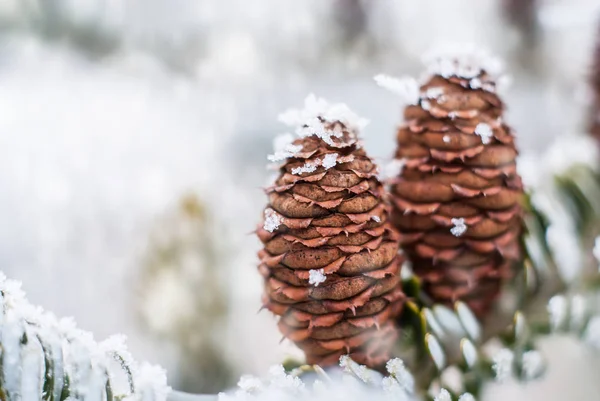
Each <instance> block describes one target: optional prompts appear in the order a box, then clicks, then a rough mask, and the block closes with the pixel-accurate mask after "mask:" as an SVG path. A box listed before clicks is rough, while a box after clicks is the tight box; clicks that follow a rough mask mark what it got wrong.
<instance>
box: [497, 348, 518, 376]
mask: <svg viewBox="0 0 600 401" xmlns="http://www.w3.org/2000/svg"><path fill="white" fill-rule="evenodd" d="M514 358H515V356H514V354H513V352H512V351H511V350H509V349H508V348H503V349H501V350H500V351H498V352H497V353H496V355H494V358H493V360H494V364H493V365H492V369H493V370H494V373H495V374H496V380H498V381H500V382H502V381H504V380H506V379H508V378H509V377H510V376H511V375H512V372H513V361H514Z"/></svg>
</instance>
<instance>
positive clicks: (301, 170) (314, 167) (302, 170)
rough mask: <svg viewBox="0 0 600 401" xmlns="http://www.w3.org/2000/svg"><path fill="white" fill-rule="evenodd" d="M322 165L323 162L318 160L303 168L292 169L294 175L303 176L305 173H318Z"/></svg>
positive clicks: (308, 163)
mask: <svg viewBox="0 0 600 401" xmlns="http://www.w3.org/2000/svg"><path fill="white" fill-rule="evenodd" d="M320 164H321V160H319V159H316V160H315V161H313V162H306V163H304V165H303V166H302V167H295V168H293V169H292V174H294V175H301V174H304V173H314V172H315V171H317V167H319V165H320Z"/></svg>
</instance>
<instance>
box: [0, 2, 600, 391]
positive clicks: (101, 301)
mask: <svg viewBox="0 0 600 401" xmlns="http://www.w3.org/2000/svg"><path fill="white" fill-rule="evenodd" d="M597 17H600V1H598V0H538V1H535V0H485V1H481V0H445V1H435V0H419V1H415V0H393V1H391V0H387V1H384V0H370V1H369V0H363V1H361V0H328V1H324V0H302V1H298V0H252V1H247V0H218V1H217V0H0V46H1V49H0V222H1V225H0V266H1V269H2V270H4V272H5V273H6V274H7V275H8V276H9V277H12V278H16V279H19V280H22V281H23V283H24V288H25V290H26V291H27V292H28V294H29V297H30V299H31V300H32V301H33V302H34V303H37V304H41V305H44V306H45V307H46V308H47V309H49V310H53V311H54V312H56V313H57V314H58V315H60V316H67V315H69V316H74V317H75V318H76V319H77V321H78V322H79V325H80V326H81V327H82V328H85V329H89V330H91V331H92V332H94V334H95V336H96V338H97V339H103V338H105V337H107V336H108V335H110V334H112V333H115V332H123V333H124V334H126V335H127V336H128V337H129V345H130V348H131V350H132V352H133V353H134V354H135V355H136V357H138V358H139V359H147V360H150V361H151V362H154V363H159V364H161V365H163V366H164V367H165V368H166V369H167V370H168V372H169V380H170V383H171V385H172V386H173V387H175V388H177V389H180V390H186V391H191V392H216V391H219V390H221V389H223V388H225V387H227V386H229V385H231V384H234V383H235V382H236V378H237V377H239V375H240V374H241V373H257V374H260V373H262V372H264V371H265V370H266V369H267V367H268V366H270V365H271V364H274V363H279V362H281V361H282V359H283V358H285V357H286V356H289V355H292V356H293V355H297V352H296V351H295V350H294V348H293V347H292V345H291V344H289V343H288V342H283V343H281V344H279V341H280V335H279V333H278V331H277V329H276V325H275V319H274V318H273V317H271V316H269V314H268V313H267V312H263V313H258V310H259V308H260V305H261V304H260V293H261V279H260V277H259V275H258V274H257V272H256V268H255V265H256V263H257V260H256V257H255V252H256V250H257V249H258V247H259V244H258V241H257V240H256V239H255V238H254V237H253V236H252V235H251V232H252V231H253V230H254V228H255V225H256V223H257V222H258V221H259V220H260V217H261V211H262V207H263V206H264V203H265V202H266V199H265V196H264V195H263V193H262V191H261V187H262V186H264V185H266V182H267V179H268V178H267V177H268V176H269V175H270V173H269V171H267V170H266V168H265V164H266V155H267V154H269V152H270V151H271V149H272V139H273V138H274V137H275V135H276V134H278V133H280V132H281V131H282V130H283V128H284V127H283V126H281V125H280V124H279V123H278V122H277V118H276V116H277V114H278V113H279V112H280V111H283V110H284V109H287V108H289V107H291V106H300V105H301V102H302V101H303V99H304V97H305V96H306V95H307V94H308V93H309V92H314V93H316V94H317V95H318V96H323V97H326V98H328V99H329V100H331V101H342V102H346V103H347V104H348V105H349V106H350V107H351V108H352V109H354V110H355V111H356V112H357V113H358V114H360V115H362V116H364V117H366V118H368V119H370V121H371V123H370V124H369V126H368V127H367V128H366V129H365V131H364V139H365V143H366V148H367V150H368V151H369V152H370V153H371V154H372V155H373V156H374V157H375V158H376V159H377V160H378V161H380V162H382V163H384V162H385V161H386V160H388V159H389V158H390V157H391V156H392V152H391V149H393V146H394V140H395V138H394V129H395V127H396V125H397V124H398V123H399V122H400V117H401V104H400V99H398V98H395V97H394V96H393V95H391V94H390V93H388V92H386V91H384V90H382V89H381V88H378V87H377V86H376V85H375V84H374V83H373V80H372V77H373V75H375V74H377V73H386V74H391V75H398V76H399V75H405V74H410V75H415V76H416V75H418V74H419V73H420V71H421V69H422V66H421V64H420V56H421V55H422V54H423V53H424V52H426V51H427V50H429V49H430V48H431V47H432V46H435V45H439V44H440V43H444V42H472V43H476V44H478V45H482V46H484V47H486V48H488V49H490V50H491V51H493V52H494V53H496V54H497V55H499V56H501V57H502V58H503V59H504V60H505V61H506V64H507V69H508V71H509V73H510V75H511V76H512V78H513V79H512V86H510V87H509V88H508V89H507V90H506V91H505V95H504V98H505V100H506V102H507V104H508V107H509V110H508V117H507V118H508V121H509V124H511V125H512V126H513V127H514V128H515V129H516V131H517V133H518V139H519V143H520V147H521V150H522V153H523V154H529V155H532V154H536V153H538V152H542V151H543V150H544V149H545V148H546V147H547V146H548V145H549V144H550V143H551V141H552V140H553V139H554V138H559V137H561V136H564V135H567V134H570V133H575V132H580V131H583V130H584V128H585V122H586V118H587V114H588V110H587V104H588V103H589V98H590V94H589V89H588V87H587V80H588V76H589V72H590V65H591V58H592V56H593V49H594V41H595V36H596V35H595V34H596V32H597V31H598V27H597V22H598V21H597V20H598V18H597ZM565 352H567V351H565ZM579 352H580V353H582V351H579ZM568 353H569V354H570V355H573V354H574V353H575V355H578V354H577V353H576V351H572V350H570V351H568ZM595 366H596V367H598V366H599V365H598V363H596V365H595ZM574 399H583V398H577V397H575V398H574Z"/></svg>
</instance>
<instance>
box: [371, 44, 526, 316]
mask: <svg viewBox="0 0 600 401" xmlns="http://www.w3.org/2000/svg"><path fill="white" fill-rule="evenodd" d="M497 73H499V64H498V63H497V62H496V61H495V60H494V59H490V58H487V57H486V55H485V54H483V53H479V52H476V51H474V50H473V51H465V52H464V53H463V54H461V53H460V52H459V53H458V55H456V56H454V55H453V53H450V54H448V55H447V56H446V55H441V56H436V57H434V58H432V60H431V64H430V66H429V74H430V75H429V77H428V78H427V80H426V81H424V82H425V83H424V84H422V85H419V84H417V82H416V81H414V80H413V84H412V85H406V84H405V85H404V87H405V88H407V87H408V88H411V87H412V88H413V89H412V95H411V98H410V101H409V105H408V106H407V107H406V109H405V112H404V118H405V124H404V125H403V126H401V127H400V128H399V130H398V134H397V141H398V150H397V153H396V161H397V163H403V166H404V167H403V169H402V170H401V172H400V173H399V174H398V176H397V179H396V180H395V181H394V182H393V184H392V189H391V192H392V203H393V207H394V211H393V214H392V221H393V223H394V225H395V226H396V228H397V229H398V230H399V231H400V233H401V246H402V248H403V249H404V251H405V254H406V257H407V258H408V259H409V260H410V261H411V262H412V265H413V269H414V272H415V274H416V275H417V276H419V277H420V278H421V280H422V283H423V288H424V290H425V291H426V293H427V294H428V295H429V296H430V297H431V298H432V300H433V301H435V302H439V303H444V304H449V305H451V304H452V303H454V302H455V301H457V300H461V301H463V302H465V303H467V304H468V305H469V306H470V307H471V309H472V310H473V311H474V312H475V313H476V314H477V315H478V316H480V317H482V316H483V315H485V313H486V312H487V311H488V310H489V309H490V308H491V306H492V305H493V303H494V300H495V299H496V298H497V296H498V294H499V292H500V289H501V284H502V282H503V280H504V279H507V278H510V277H511V276H512V272H513V271H514V266H515V262H518V261H520V260H521V258H522V250H521V245H520V237H521V235H522V232H523V229H522V225H523V223H522V215H523V210H522V197H523V187H522V183H521V179H520V177H519V176H518V174H517V171H516V163H515V161H516V157H517V150H516V148H515V141H514V136H513V132H512V130H511V129H510V128H509V127H508V126H507V125H506V124H505V123H504V121H503V114H504V104H503V103H502V101H501V100H500V98H499V97H498V95H497V94H496V84H497V82H496V74H497ZM392 82H393V81H392ZM398 82H399V81H398ZM380 83H381V82H380ZM385 83H386V82H384V86H386V85H385ZM388 83H389V82H388ZM387 86H389V85H387ZM398 86H399V85H398V84H397V83H396V88H394V87H392V88H391V89H397V87H398ZM396 91H398V90H396ZM405 92H407V91H406V90H405ZM408 92H409V93H410V91H408Z"/></svg>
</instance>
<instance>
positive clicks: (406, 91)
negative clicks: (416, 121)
mask: <svg viewBox="0 0 600 401" xmlns="http://www.w3.org/2000/svg"><path fill="white" fill-rule="evenodd" d="M374 79H375V82H377V85H379V86H381V87H382V88H385V89H387V90H389V91H390V92H393V93H394V94H396V95H398V96H400V98H401V99H402V101H403V103H404V104H407V105H411V104H412V105H414V104H418V103H419V99H420V93H419V83H418V82H417V80H416V79H414V78H413V77H402V78H395V77H390V76H388V75H383V74H379V75H376V76H375V77H374Z"/></svg>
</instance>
